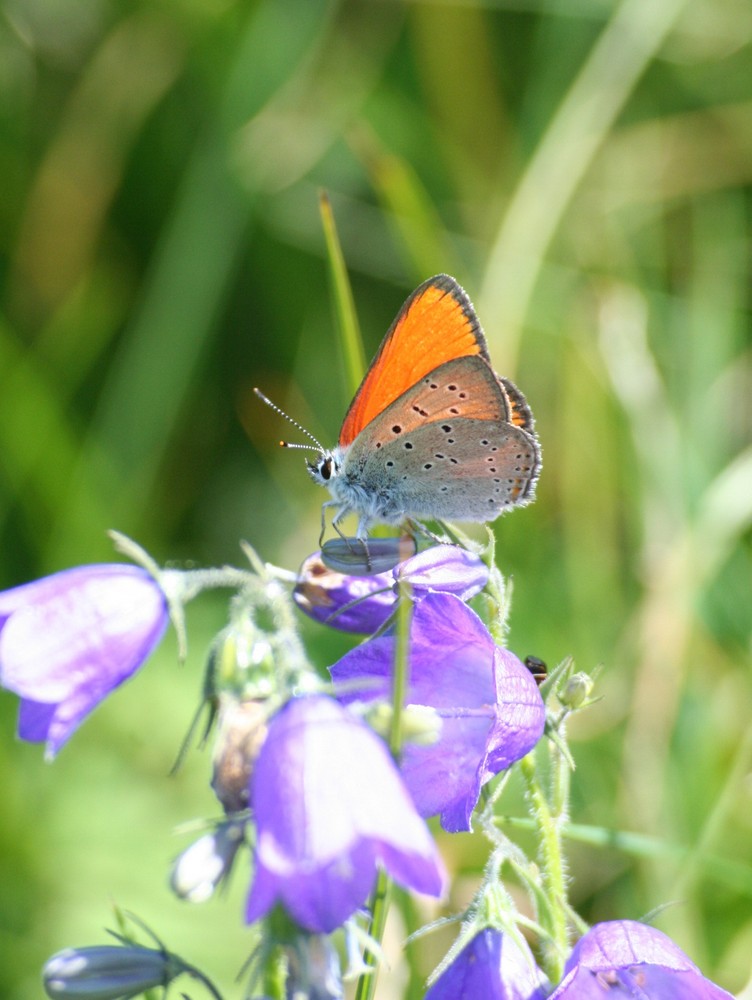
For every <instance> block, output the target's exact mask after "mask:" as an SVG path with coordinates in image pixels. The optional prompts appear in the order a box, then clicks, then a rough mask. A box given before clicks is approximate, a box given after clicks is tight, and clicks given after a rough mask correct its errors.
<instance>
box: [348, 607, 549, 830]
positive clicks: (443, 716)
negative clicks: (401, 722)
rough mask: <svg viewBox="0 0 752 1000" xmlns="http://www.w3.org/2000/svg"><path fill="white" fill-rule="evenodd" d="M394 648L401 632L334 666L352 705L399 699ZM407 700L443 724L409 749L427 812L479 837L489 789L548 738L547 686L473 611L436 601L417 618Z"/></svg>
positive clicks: (409, 772)
mask: <svg viewBox="0 0 752 1000" xmlns="http://www.w3.org/2000/svg"><path fill="white" fill-rule="evenodd" d="M394 645H395V637H394V635H393V634H387V635H383V636H379V637H377V638H374V639H371V640H369V641H368V642H366V643H364V644H363V645H362V646H358V647H357V648H356V649H353V650H352V651H351V652H349V653H347V654H346V655H345V656H344V657H343V658H342V659H341V660H340V661H339V662H338V663H335V664H334V666H333V667H332V668H331V675H332V678H333V680H334V682H335V685H337V687H338V689H339V690H340V691H341V692H342V693H341V694H340V695H339V697H340V700H341V701H342V702H344V703H352V702H364V701H377V700H383V701H388V700H389V697H390V691H391V672H392V666H393V664H394ZM406 701H407V704H408V705H421V706H426V707H428V708H431V709H432V710H433V711H435V712H436V714H437V715H438V717H439V718H440V720H441V723H442V726H441V734H440V736H439V738H438V740H437V741H436V742H435V743H432V744H430V745H428V746H421V745H417V744H409V743H408V744H407V745H406V746H405V747H404V751H403V755H402V760H401V762H400V769H401V771H402V775H403V777H404V779H405V783H406V784H407V787H408V788H409V789H410V792H411V794H412V796H413V799H414V800H415V803H416V805H417V807H418V811H419V812H420V814H421V815H422V816H435V815H437V814H438V815H440V817H441V824H442V826H443V827H444V829H445V830H448V831H450V832H457V831H460V830H469V829H470V817H471V815H472V812H473V809H474V808H475V806H476V804H477V802H478V796H479V795H480V790H481V788H482V786H483V785H484V784H485V783H486V782H487V781H489V780H490V779H491V778H492V777H493V776H494V775H495V774H497V773H498V772H499V771H501V770H503V769H504V768H507V767H509V766H510V764H512V763H514V761H516V760H519V759H520V758H521V757H524V756H525V754H527V753H528V752H529V751H530V750H532V748H533V747H534V746H535V744H536V743H537V742H538V740H539V739H540V737H541V735H542V733H543V726H544V723H545V708H544V705H543V701H542V699H541V696H540V691H539V690H538V686H537V685H536V683H535V680H534V679H533V678H532V676H531V674H530V671H529V670H528V669H527V668H526V667H525V666H524V664H523V663H521V662H520V660H518V659H517V657H516V656H515V655H514V654H513V653H510V652H509V651H508V650H505V649H502V648H501V647H499V646H497V645H496V644H495V643H494V641H493V639H492V638H491V635H490V633H489V631H488V629H487V628H486V626H485V625H484V624H483V622H482V621H481V620H480V618H478V616H477V615H476V614H475V613H474V612H473V611H472V610H471V609H470V608H468V607H467V605H466V604H463V602H462V601H461V600H459V598H457V597H454V596H453V595H452V594H436V593H430V594H428V595H427V596H426V597H424V598H423V600H420V601H418V603H417V604H416V606H415V609H414V612H413V617H412V623H411V629H410V677H409V685H408V691H407V698H406Z"/></svg>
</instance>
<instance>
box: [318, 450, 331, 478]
mask: <svg viewBox="0 0 752 1000" xmlns="http://www.w3.org/2000/svg"><path fill="white" fill-rule="evenodd" d="M319 475H320V476H321V478H322V479H323V480H324V482H328V480H330V479H331V478H332V460H331V458H330V457H329V456H327V457H326V458H324V459H322V461H321V463H320V464H319Z"/></svg>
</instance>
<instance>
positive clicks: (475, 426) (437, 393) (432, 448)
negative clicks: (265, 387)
mask: <svg viewBox="0 0 752 1000" xmlns="http://www.w3.org/2000/svg"><path fill="white" fill-rule="evenodd" d="M257 393H258V390H257ZM258 395H259V396H261V398H262V399H264V400H265V402H269V401H268V400H266V398H265V397H264V396H262V394H261V393H258ZM270 405H272V406H273V404H270ZM274 408H275V409H278V408H277V407H274ZM280 412H281V411H280ZM309 436H310V435H309ZM313 440H314V442H315V444H316V449H317V451H318V456H317V458H316V459H315V461H312V462H307V466H308V471H309V473H310V474H311V476H312V478H313V479H314V481H315V482H316V483H318V484H319V485H321V486H325V487H326V488H327V489H328V490H329V492H330V494H331V496H332V499H331V500H329V501H327V502H326V503H325V504H324V508H327V507H334V508H335V514H334V517H333V520H332V525H333V527H334V528H335V529H336V530H337V531H339V527H338V525H339V523H340V522H341V521H342V519H343V518H344V517H346V516H347V515H348V514H355V515H357V517H358V530H357V537H358V538H359V539H365V538H366V537H367V534H368V530H369V528H370V527H371V526H372V525H374V524H376V523H379V522H381V523H386V524H401V523H403V522H406V521H415V522H421V521H425V520H431V521H445V520H446V521H453V520H457V521H479V522H484V521H493V520H495V519H496V518H497V517H498V516H499V515H500V514H501V513H502V512H504V511H505V510H508V509H510V508H511V507H518V506H522V505H524V504H527V503H530V501H531V500H533V499H534V494H535V484H536V481H537V478H538V474H539V472H540V467H541V450H540V445H539V443H538V438H537V436H536V434H535V423H534V420H533V415H532V412H531V411H530V407H529V406H528V404H527V402H526V400H525V397H524V396H523V394H522V393H521V392H520V390H519V389H518V388H517V387H516V386H515V385H514V384H513V383H512V382H510V381H509V379H505V378H502V377H501V376H499V375H497V374H496V373H495V372H494V370H493V368H492V367H491V360H490V358H489V354H488V348H487V345H486V338H485V336H484V334H483V330H482V329H481V325H480V322H479V320H478V317H477V316H476V314H475V310H474V308H473V305H472V303H471V302H470V299H469V298H468V296H467V293H466V292H465V291H464V289H463V288H461V287H460V285H459V284H458V283H457V282H456V281H455V280H454V278H451V277H450V276H449V275H446V274H438V275H436V276H435V277H433V278H429V279H428V280H427V281H424V282H423V284H422V285H420V286H419V287H418V288H416V289H415V291H414V292H413V293H412V295H410V296H409V298H408V299H407V301H406V302H405V303H404V305H403V306H402V308H401V309H400V311H399V313H398V315H397V318H396V319H395V320H394V322H393V323H392V325H391V327H390V328H389V330H388V331H387V334H386V336H385V337H384V340H383V341H382V343H381V346H380V347H379V349H378V351H377V353H376V356H375V358H374V359H373V361H372V362H371V365H370V367H369V369H368V371H367V372H366V375H365V377H364V379H363V381H362V382H361V384H360V387H359V389H358V391H357V392H356V393H355V397H354V399H353V401H352V403H351V404H350V407H349V409H348V411H347V413H346V415H345V419H344V421H343V423H342V429H341V430H340V433H339V440H338V442H337V445H336V447H335V448H332V449H326V448H323V447H322V446H321V445H320V444H319V442H318V441H315V439H313ZM301 447H308V446H301ZM322 516H323V512H322ZM340 533H341V532H340Z"/></svg>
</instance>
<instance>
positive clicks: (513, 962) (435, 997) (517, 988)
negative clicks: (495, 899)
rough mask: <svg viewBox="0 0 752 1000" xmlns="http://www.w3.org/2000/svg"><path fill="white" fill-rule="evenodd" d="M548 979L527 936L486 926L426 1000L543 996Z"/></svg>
mask: <svg viewBox="0 0 752 1000" xmlns="http://www.w3.org/2000/svg"><path fill="white" fill-rule="evenodd" d="M544 983H545V977H544V975H543V973H542V972H541V971H540V969H539V968H538V966H537V965H536V964H535V959H534V958H533V955H532V952H531V951H530V949H529V948H528V947H527V944H525V942H524V939H523V940H521V941H519V942H518V941H516V940H515V939H514V938H513V937H512V936H511V935H509V934H505V933H504V932H503V931H501V930H498V929H497V928H495V927H485V928H484V929H483V930H482V931H480V932H479V933H477V934H476V935H475V936H474V937H473V938H471V940H470V941H469V942H468V943H467V944H466V945H465V947H464V948H463V949H462V951H461V952H460V953H459V955H457V957H456V958H455V959H454V961H453V962H452V964H451V965H449V966H448V967H447V968H446V969H445V970H444V972H442V974H441V975H440V976H439V978H438V979H437V980H436V982H435V983H434V984H433V986H431V988H430V989H429V990H428V992H427V993H426V995H425V998H424V1000H480V998H482V1000H543V998H544V997H545V992H544V989H543V987H544ZM603 1000H607V998H605V997H604V998H603Z"/></svg>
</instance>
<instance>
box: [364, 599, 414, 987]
mask: <svg viewBox="0 0 752 1000" xmlns="http://www.w3.org/2000/svg"><path fill="white" fill-rule="evenodd" d="M397 587H398V589H397V594H398V601H397V623H396V642H395V645H394V676H393V678H392V721H391V726H390V728H389V749H390V750H391V752H392V755H393V757H394V758H395V760H399V756H400V754H401V752H402V740H403V731H402V730H403V718H404V708H405V699H406V697H407V688H408V680H409V674H410V658H409V654H410V624H411V622H412V616H413V604H412V601H411V600H410V595H411V587H410V584H409V583H408V582H407V581H406V580H400V581H399V583H398V585H397ZM391 888H392V883H391V879H390V878H389V876H388V875H387V874H386V873H385V872H383V871H381V872H379V875H378V879H377V881H376V888H375V889H374V892H373V899H372V903H371V914H372V916H371V926H370V928H369V936H370V938H371V940H372V941H374V942H375V943H376V944H377V945H380V944H381V941H382V939H383V937H384V928H385V927H386V918H387V914H388V912H389V902H390V897H391ZM377 957H378V956H377V955H376V954H375V953H374V951H372V950H368V949H367V950H366V952H365V955H364V956H363V959H364V961H365V963H366V965H369V966H374V965H375V964H376V960H377ZM375 989H376V974H375V973H374V972H372V973H369V974H366V975H362V976H361V977H360V979H359V980H358V988H357V990H356V992H355V1000H371V998H372V997H373V993H374V990H375Z"/></svg>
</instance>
